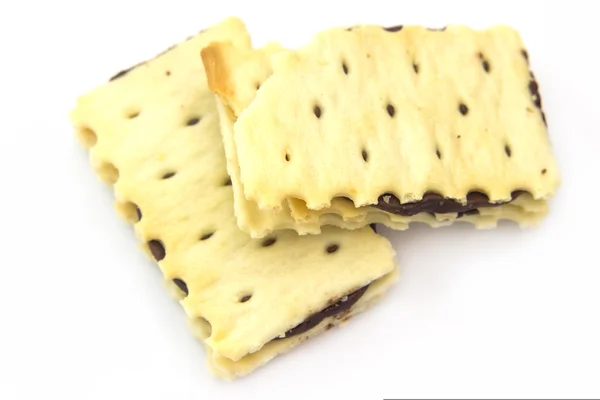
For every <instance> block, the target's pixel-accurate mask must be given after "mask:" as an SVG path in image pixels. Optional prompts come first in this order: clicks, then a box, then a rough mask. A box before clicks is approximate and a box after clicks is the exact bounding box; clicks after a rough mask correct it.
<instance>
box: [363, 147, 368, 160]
mask: <svg viewBox="0 0 600 400" xmlns="http://www.w3.org/2000/svg"><path fill="white" fill-rule="evenodd" d="M362 158H363V160H364V161H365V162H367V161H369V153H367V150H365V149H363V150H362Z"/></svg>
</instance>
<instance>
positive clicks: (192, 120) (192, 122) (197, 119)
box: [185, 117, 200, 126]
mask: <svg viewBox="0 0 600 400" xmlns="http://www.w3.org/2000/svg"><path fill="white" fill-rule="evenodd" d="M198 122H200V117H191V118H190V119H188V120H187V122H186V123H185V124H186V125H187V126H194V125H196V124H197V123H198Z"/></svg>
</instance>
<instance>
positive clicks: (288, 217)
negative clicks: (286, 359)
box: [202, 27, 547, 238]
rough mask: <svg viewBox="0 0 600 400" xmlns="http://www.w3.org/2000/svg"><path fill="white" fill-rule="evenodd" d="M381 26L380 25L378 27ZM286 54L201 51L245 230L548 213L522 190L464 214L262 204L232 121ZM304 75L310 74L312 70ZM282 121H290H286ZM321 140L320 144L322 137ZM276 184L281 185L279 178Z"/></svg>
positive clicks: (531, 217) (531, 221) (231, 48)
mask: <svg viewBox="0 0 600 400" xmlns="http://www.w3.org/2000/svg"><path fill="white" fill-rule="evenodd" d="M356 29H366V28H364V27H362V28H356ZM377 30H378V31H379V30H381V28H379V27H378V28H377ZM342 31H344V30H342ZM286 53H287V54H293V53H292V52H290V51H288V50H285V49H283V48H281V46H279V45H278V44H270V45H268V46H266V47H264V48H260V49H252V48H251V47H250V46H241V45H239V44H238V45H234V44H232V43H212V44H211V45H210V46H208V47H206V48H205V49H204V50H203V51H202V58H203V62H204V64H205V66H206V72H207V77H208V82H209V86H210V87H211V90H213V91H214V92H215V93H216V95H217V103H218V104H219V109H220V116H221V131H222V134H223V139H224V142H225V151H226V154H227V161H228V171H229V174H230V176H231V179H232V184H233V189H234V198H235V201H234V205H235V214H236V216H237V220H238V225H239V227H240V229H242V230H243V231H244V232H247V233H249V234H250V235H251V236H253V237H256V238H260V237H264V236H266V235H269V234H270V233H271V232H273V231H277V230H281V229H294V230H296V231H297V232H298V233H300V234H317V233H319V232H320V228H321V226H327V225H334V226H338V227H342V228H344V229H357V228H361V227H364V226H366V225H369V224H373V223H381V224H383V225H386V226H388V227H390V228H392V229H397V230H404V229H407V228H408V227H409V225H410V224H411V223H414V222H422V223H426V224H428V225H430V226H433V227H440V226H446V225H449V224H451V223H452V222H454V221H463V222H470V223H473V224H474V225H475V226H477V227H478V228H493V227H495V226H496V225H497V223H498V221H499V220H501V219H510V220H513V221H516V222H518V223H519V224H520V225H521V226H523V227H526V226H532V225H536V224H537V223H538V222H539V221H540V220H541V219H542V218H543V217H544V216H545V215H546V214H547V205H546V202H545V200H543V199H541V200H540V199H533V197H532V196H531V195H530V194H527V193H524V194H521V195H520V196H519V197H518V198H516V199H515V200H514V201H513V202H512V203H511V204H510V205H501V206H498V207H493V208H486V209H485V211H483V212H480V210H477V211H475V210H471V209H468V210H467V211H468V212H466V213H465V212H464V211H461V212H443V213H440V212H438V213H431V212H420V213H415V214H411V215H401V214H400V215H398V214H394V213H391V212H386V211H384V210H382V209H380V208H378V207H375V206H363V207H355V205H354V203H353V202H352V201H351V200H349V199H347V198H343V197H334V198H332V200H331V203H330V205H329V206H328V207H326V208H323V209H320V210H311V209H309V208H308V207H307V206H306V203H305V202H304V201H303V200H300V199H298V198H294V197H287V198H286V199H285V200H284V201H282V203H281V207H280V208H274V209H268V208H265V209H260V208H259V207H258V205H257V204H256V202H255V201H252V200H249V199H248V198H247V197H246V196H245V192H244V185H242V182H241V178H240V174H241V172H240V165H239V161H238V153H237V151H238V147H239V145H238V143H237V142H236V141H235V140H234V125H236V126H237V122H236V121H237V119H238V117H239V116H240V115H242V114H244V113H246V111H245V110H246V109H247V108H248V107H249V106H250V105H251V104H252V103H253V102H254V100H255V97H256V96H257V95H258V96H259V97H260V96H261V93H262V92H263V91H264V90H268V89H263V84H264V83H265V81H266V82H267V83H268V82H269V81H270V80H271V79H273V78H272V77H271V75H272V73H273V70H272V59H273V58H274V57H279V55H280V54H286ZM488 68H489V65H488ZM344 71H346V72H348V73H349V72H350V71H349V67H348V65H347V63H343V65H342V72H344ZM304 76H306V77H309V78H310V72H307V74H306V75H304ZM267 95H268V93H267ZM284 99H285V96H284ZM274 109H276V107H275V108H274ZM296 109H297V108H294V107H291V108H289V109H288V111H290V112H291V113H294V110H296ZM277 118H279V117H278V116H277V115H276V113H271V114H269V116H268V117H267V118H266V120H269V119H277ZM290 118H295V117H294V116H292V117H290ZM299 123H301V122H299ZM282 124H283V125H282V126H286V125H285V121H283V122H282ZM273 134H274V135H275V134H277V135H280V134H285V132H283V131H281V130H279V129H278V130H277V133H273ZM274 142H276V141H274V140H271V139H269V140H268V141H267V142H264V143H259V144H257V145H258V146H261V153H257V154H266V155H267V157H268V154H269V152H271V151H272V150H273V149H272V147H273V146H272V144H273V143H274ZM317 145H318V146H321V144H320V142H319V143H318V144H317ZM263 150H264V151H263ZM276 150H277V149H276ZM321 150H323V149H322V148H321ZM324 151H325V150H324ZM362 156H363V155H362V154H361V157H362ZM367 159H368V155H367ZM276 165H277V163H276ZM275 169H276V168H275ZM300 171H301V172H302V173H303V174H304V175H303V176H307V175H310V176H311V177H312V176H313V175H314V174H310V173H307V171H306V170H305V169H302V168H301V169H300ZM309 171H310V170H309ZM274 184H275V186H278V185H279V184H278V183H277V181H275V182H274ZM385 199H387V197H386V198H385Z"/></svg>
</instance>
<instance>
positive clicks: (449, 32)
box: [234, 26, 560, 216]
mask: <svg viewBox="0 0 600 400" xmlns="http://www.w3.org/2000/svg"><path fill="white" fill-rule="evenodd" d="M526 55H527V52H526V51H525V47H524V44H523V42H522V41H521V38H520V36H519V34H518V33H517V32H516V31H514V30H512V29H511V28H509V27H506V26H495V27H492V28H489V29H487V30H482V31H477V30H473V29H470V28H467V27H463V26H450V27H447V28H446V29H445V30H444V31H442V32H439V31H431V30H428V29H426V28H423V27H418V26H409V27H404V28H403V29H401V30H398V31H393V32H391V31H388V30H385V29H382V28H381V27H376V26H362V27H357V28H355V29H350V30H346V29H340V28H335V29H330V30H327V31H324V32H321V33H319V34H318V35H316V36H315V37H314V39H313V40H312V42H311V43H310V44H308V45H307V46H305V47H303V48H301V49H299V50H296V51H284V52H280V53H278V54H276V55H274V56H273V57H271V64H272V65H271V68H272V70H273V72H272V74H271V75H270V76H269V78H268V79H267V80H266V81H265V82H263V84H262V86H261V89H260V90H259V91H258V92H257V95H256V98H255V99H254V100H253V101H252V102H251V103H250V104H249V105H248V107H247V108H246V109H244V110H243V112H242V113H241V114H240V115H239V118H238V120H237V121H236V123H235V126H234V141H235V143H236V148H237V156H238V163H239V166H240V171H241V175H240V180H241V183H242V186H243V189H244V195H245V197H246V198H247V199H248V200H250V201H253V202H255V203H256V204H257V205H258V207H259V208H260V209H275V210H278V209H281V208H282V204H283V203H284V202H285V201H286V199H289V198H296V199H301V200H302V201H304V202H305V204H306V207H307V208H308V209H311V210H322V209H325V208H328V207H330V205H331V201H332V199H334V198H336V197H347V198H349V199H350V200H352V201H353V203H354V204H355V206H356V207H361V206H366V205H377V206H378V207H379V208H382V209H384V210H386V211H392V212H394V213H401V214H404V215H409V216H410V215H411V213H412V212H413V211H415V210H418V207H414V204H411V203H414V202H418V201H420V200H422V199H424V198H430V200H431V204H432V205H435V204H436V203H438V202H439V201H444V202H445V204H446V205H448V206H449V205H453V204H455V205H457V207H458V206H459V205H464V204H466V203H467V201H468V197H469V193H472V192H478V193H480V194H481V196H479V199H480V200H481V199H485V201H487V202H489V203H494V204H497V203H502V202H508V201H511V199H512V198H514V197H515V196H514V195H515V194H519V193H521V192H523V191H524V192H528V193H529V194H531V197H532V198H533V199H534V200H542V201H545V200H547V199H548V198H550V197H551V196H552V195H553V194H554V192H555V190H556V188H557V187H558V185H559V183H560V177H559V172H558V168H557V164H556V161H555V159H554V156H553V153H552V148H551V144H550V141H549V138H548V131H547V128H546V124H545V122H546V119H545V115H544V113H543V111H542V107H541V105H542V104H541V97H540V94H539V87H538V84H537V83H536V81H535V78H534V76H533V74H532V73H531V72H530V69H529V63H528V58H527V56H526ZM428 195H434V196H428ZM385 196H387V199H388V200H389V201H386V197H385ZM392 196H393V198H392ZM469 200H470V199H469ZM406 204H408V206H407V205H406ZM403 205H404V206H403ZM432 209H434V207H428V208H427V210H428V211H431V210H432Z"/></svg>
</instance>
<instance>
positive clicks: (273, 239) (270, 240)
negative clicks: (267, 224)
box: [261, 237, 277, 247]
mask: <svg viewBox="0 0 600 400" xmlns="http://www.w3.org/2000/svg"><path fill="white" fill-rule="evenodd" d="M275 242H277V238H276V237H268V238H266V239H264V240H263V241H262V243H261V246H262V247H270V246H273V245H274V244H275Z"/></svg>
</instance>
